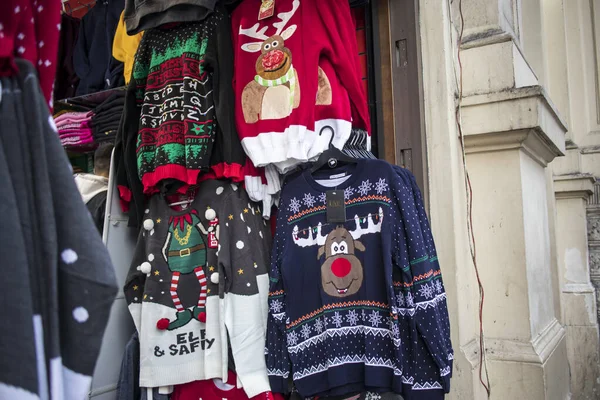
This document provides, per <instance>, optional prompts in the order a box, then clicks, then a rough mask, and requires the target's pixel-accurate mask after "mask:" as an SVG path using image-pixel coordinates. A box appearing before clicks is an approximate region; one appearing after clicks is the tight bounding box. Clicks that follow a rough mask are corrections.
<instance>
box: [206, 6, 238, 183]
mask: <svg viewBox="0 0 600 400" xmlns="http://www.w3.org/2000/svg"><path fill="white" fill-rule="evenodd" d="M211 18H212V22H214V23H215V24H216V26H215V27H214V29H215V32H214V34H213V36H212V37H211V38H210V41H209V49H208V51H207V52H206V62H207V64H208V67H209V69H210V71H211V72H212V74H213V87H214V92H213V101H214V103H215V113H216V117H217V132H216V138H215V145H214V148H213V155H212V157H211V165H212V170H213V172H214V173H215V174H216V178H217V179H219V178H227V179H231V180H233V181H234V182H241V181H243V179H244V175H243V171H242V167H243V165H244V163H245V160H246V154H245V153H244V149H243V148H242V144H241V143H240V139H239V137H238V133H237V129H236V126H235V110H234V106H233V105H234V104H235V101H234V94H233V84H232V82H233V62H232V60H233V49H232V45H231V32H230V29H231V28H230V21H229V15H228V14H227V12H226V11H225V9H224V8H223V6H220V5H217V9H216V10H215V13H214V15H213V17H211Z"/></svg>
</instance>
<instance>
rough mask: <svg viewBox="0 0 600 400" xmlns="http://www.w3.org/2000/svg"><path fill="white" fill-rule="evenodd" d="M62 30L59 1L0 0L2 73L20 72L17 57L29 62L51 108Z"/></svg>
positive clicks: (9, 74) (0, 71) (0, 62)
mask: <svg viewBox="0 0 600 400" xmlns="http://www.w3.org/2000/svg"><path fill="white" fill-rule="evenodd" d="M59 33H60V1H41V0H0V76H12V75H15V74H16V73H17V67H16V65H15V63H14V59H15V58H23V59H25V60H27V61H30V62H31V63H32V64H33V65H34V67H36V68H37V71H38V79H39V81H40V87H41V89H42V92H43V93H44V97H46V101H47V102H48V104H49V105H50V108H52V100H51V97H52V85H53V83H54V75H55V72H56V55H57V53H58V37H59Z"/></svg>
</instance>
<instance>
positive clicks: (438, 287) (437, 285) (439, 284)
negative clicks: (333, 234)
mask: <svg viewBox="0 0 600 400" xmlns="http://www.w3.org/2000/svg"><path fill="white" fill-rule="evenodd" d="M435 290H436V291H437V292H438V293H442V292H443V291H444V288H443V287H442V281H439V280H437V281H435Z"/></svg>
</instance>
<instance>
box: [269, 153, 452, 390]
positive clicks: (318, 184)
mask: <svg viewBox="0 0 600 400" xmlns="http://www.w3.org/2000/svg"><path fill="white" fill-rule="evenodd" d="M332 189H336V190H339V191H343V192H344V198H345V204H346V222H345V223H343V224H328V223H327V218H326V205H325V204H326V195H325V192H326V191H327V190H332ZM270 281H271V283H270V290H269V292H270V293H269V321H268V332H267V346H266V347H267V348H266V353H267V355H266V359H267V368H268V369H269V377H270V383H271V388H272V390H273V391H274V392H283V393H285V392H287V390H288V379H289V377H290V376H291V377H292V378H293V381H294V384H295V386H296V389H297V390H298V392H299V393H300V394H301V395H302V396H304V397H308V396H314V395H320V396H336V395H343V394H347V393H351V392H357V391H364V390H371V391H379V392H384V391H393V392H396V393H401V394H402V395H403V396H404V398H405V399H407V400H408V399H437V398H442V397H443V395H444V392H446V393H447V392H448V391H449V388H450V376H451V373H452V360H453V351H452V345H451V343H450V326H449V321H448V311H447V306H446V295H445V292H444V285H443V283H442V278H441V273H440V269H439V265H438V261H437V255H436V251H435V246H434V243H433V238H432V235H431V231H430V228H429V222H428V221H427V216H426V214H425V210H424V207H423V201H422V198H421V193H420V191H419V189H418V187H417V185H416V182H415V179H414V177H413V176H412V174H411V173H410V172H408V171H407V170H404V169H402V168H399V167H393V166H392V165H390V164H389V163H386V162H384V161H380V160H359V161H358V163H357V164H356V165H349V166H346V167H342V168H338V169H335V170H329V171H323V172H317V173H316V175H311V174H310V171H308V170H307V171H305V172H304V173H303V174H301V175H299V176H296V177H295V178H293V179H291V180H290V181H288V183H287V184H286V185H285V187H284V189H283V191H282V194H281V201H280V210H279V215H278V218H277V233H276V235H275V243H274V247H273V257H272V264H271V271H270Z"/></svg>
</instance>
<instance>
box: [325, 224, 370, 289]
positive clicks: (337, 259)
mask: <svg viewBox="0 0 600 400" xmlns="http://www.w3.org/2000/svg"><path fill="white" fill-rule="evenodd" d="M355 250H360V251H365V246H364V245H363V244H362V243H361V242H359V241H358V240H354V239H353V238H352V235H351V234H350V232H348V230H347V229H346V228H344V227H343V226H338V227H337V228H336V229H335V230H333V231H332V232H331V233H330V234H329V235H327V239H326V240H325V245H323V246H321V247H320V248H319V253H318V256H317V257H318V258H319V259H320V258H321V257H322V256H323V254H325V262H324V263H323V265H321V284H322V285H323V290H324V291H325V293H327V294H328V295H330V296H334V297H345V296H350V295H353V294H354V293H356V292H358V289H360V286H361V285H362V282H363V267H362V264H361V262H360V260H359V259H358V257H356V255H355V254H354V252H355Z"/></svg>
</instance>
